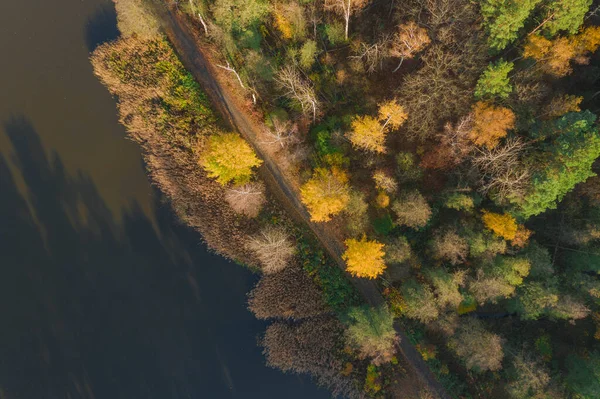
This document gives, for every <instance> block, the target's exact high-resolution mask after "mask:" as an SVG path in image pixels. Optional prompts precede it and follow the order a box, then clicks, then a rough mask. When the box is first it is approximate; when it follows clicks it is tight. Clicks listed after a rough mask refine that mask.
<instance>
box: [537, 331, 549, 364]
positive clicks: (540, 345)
mask: <svg viewBox="0 0 600 399" xmlns="http://www.w3.org/2000/svg"><path fill="white" fill-rule="evenodd" d="M535 349H536V351H537V352H538V353H539V354H540V355H541V356H542V358H543V359H544V360H545V361H550V359H552V341H551V340H550V335H548V334H544V335H542V336H540V337H538V338H536V340H535Z"/></svg>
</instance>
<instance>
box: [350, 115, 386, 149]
mask: <svg viewBox="0 0 600 399" xmlns="http://www.w3.org/2000/svg"><path fill="white" fill-rule="evenodd" d="M351 126H352V130H351V131H350V133H348V134H347V136H348V139H349V140H350V142H351V143H352V145H353V146H354V147H356V148H359V149H362V150H367V151H372V152H377V153H383V152H385V146H384V144H385V129H384V128H383V126H382V125H381V123H379V121H378V120H377V119H376V118H373V117H372V116H357V117H356V118H354V120H353V121H352V125H351Z"/></svg>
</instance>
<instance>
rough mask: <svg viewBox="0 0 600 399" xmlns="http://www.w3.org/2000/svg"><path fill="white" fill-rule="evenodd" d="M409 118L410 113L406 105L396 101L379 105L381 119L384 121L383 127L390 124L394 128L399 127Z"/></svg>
mask: <svg viewBox="0 0 600 399" xmlns="http://www.w3.org/2000/svg"><path fill="white" fill-rule="evenodd" d="M406 119H408V114H407V113H406V111H404V107H403V106H402V105H400V104H398V103H397V102H396V101H394V100H391V101H386V102H384V103H382V104H380V105H379V120H380V121H382V122H383V128H384V129H385V128H386V127H387V126H388V125H389V127H391V128H393V129H398V128H399V127H400V126H402V124H403V123H404V122H405V121H406Z"/></svg>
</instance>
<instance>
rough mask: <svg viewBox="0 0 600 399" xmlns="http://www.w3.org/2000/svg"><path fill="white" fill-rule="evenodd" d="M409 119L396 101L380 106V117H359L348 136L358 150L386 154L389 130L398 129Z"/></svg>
mask: <svg viewBox="0 0 600 399" xmlns="http://www.w3.org/2000/svg"><path fill="white" fill-rule="evenodd" d="M407 118H408V114H407V113H406V112H405V111H404V108H403V107H402V106H401V105H399V104H398V103H397V102H396V101H395V100H391V101H386V102H384V103H382V104H380V105H379V112H378V117H377V118H374V117H372V116H357V117H355V118H354V120H353V121H352V124H351V128H352V130H351V131H350V132H349V133H348V134H347V137H348V139H349V140H350V142H351V143H352V145H353V146H354V147H356V148H358V149H362V150H366V151H372V152H376V153H384V152H385V136H386V133H387V131H388V130H390V129H398V128H399V127H400V126H402V124H403V123H404V122H405V121H406V119H407Z"/></svg>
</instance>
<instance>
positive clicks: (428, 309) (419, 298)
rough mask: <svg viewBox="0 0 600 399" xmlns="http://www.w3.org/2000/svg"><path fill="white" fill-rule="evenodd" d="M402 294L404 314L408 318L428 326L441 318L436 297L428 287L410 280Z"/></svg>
mask: <svg viewBox="0 0 600 399" xmlns="http://www.w3.org/2000/svg"><path fill="white" fill-rule="evenodd" d="M400 293H401V294H402V302H403V308H402V312H403V313H404V315H405V316H406V317H408V318H410V319H416V320H418V321H420V322H421V323H425V324H428V323H430V322H432V321H434V320H435V319H437V317H438V316H439V314H440V313H439V310H438V308H437V306H436V302H435V297H434V295H433V292H432V291H431V288H430V287H429V286H428V285H424V284H420V283H419V282H418V281H416V280H415V279H410V280H408V281H405V282H404V283H403V284H402V287H401V288H400Z"/></svg>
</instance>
